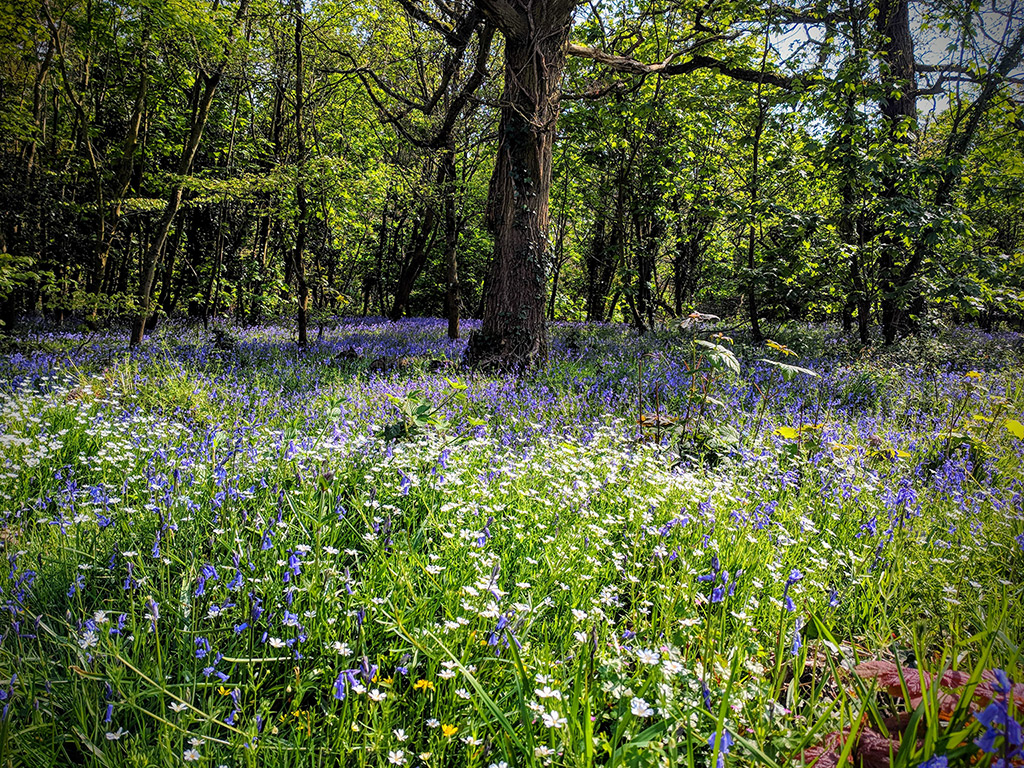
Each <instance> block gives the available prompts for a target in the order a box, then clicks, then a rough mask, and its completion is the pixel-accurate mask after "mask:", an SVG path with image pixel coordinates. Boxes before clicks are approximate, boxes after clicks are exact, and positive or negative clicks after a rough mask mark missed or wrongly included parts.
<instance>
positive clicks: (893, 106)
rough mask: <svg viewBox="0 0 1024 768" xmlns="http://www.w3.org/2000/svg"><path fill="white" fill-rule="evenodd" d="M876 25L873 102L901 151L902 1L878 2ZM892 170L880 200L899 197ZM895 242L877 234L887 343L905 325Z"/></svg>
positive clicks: (911, 106) (906, 53)
mask: <svg viewBox="0 0 1024 768" xmlns="http://www.w3.org/2000/svg"><path fill="white" fill-rule="evenodd" d="M876 24H877V29H878V32H879V34H880V35H881V36H882V47H881V51H880V52H879V53H880V59H881V61H880V70H881V75H882V78H881V79H882V92H883V96H882V98H881V100H880V102H879V109H880V111H881V113H882V120H883V123H884V125H885V130H886V132H887V134H888V137H887V138H888V140H889V141H891V142H892V144H893V146H894V147H895V148H900V149H902V151H903V152H904V153H906V152H908V151H909V144H910V141H909V135H910V132H911V131H912V130H913V129H914V128H915V127H916V124H917V95H916V94H917V76H916V74H915V72H914V41H913V38H912V37H911V36H910V7H909V2H908V0H882V1H881V3H880V4H879V9H878V17H877V21H876ZM898 185H899V179H898V171H897V169H895V168H890V169H887V170H886V172H885V178H883V180H882V195H881V196H882V198H883V199H884V200H886V201H889V202H890V204H895V202H896V198H897V197H898V196H899V188H898ZM899 251H900V246H899V243H898V242H897V241H896V238H895V237H893V236H892V235H890V234H883V235H882V243H881V255H880V257H879V282H880V285H879V288H880V290H881V294H882V295H881V305H882V312H881V321H882V336H883V338H884V340H885V343H886V344H887V345H889V344H892V343H893V342H894V341H895V340H896V338H897V337H898V336H899V334H900V332H901V330H903V329H905V321H904V318H903V311H902V309H903V308H902V302H903V292H904V291H903V289H904V288H905V285H900V280H899V279H898V274H897V265H898V262H899V258H898V256H899Z"/></svg>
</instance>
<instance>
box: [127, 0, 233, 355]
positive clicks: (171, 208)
mask: <svg viewBox="0 0 1024 768" xmlns="http://www.w3.org/2000/svg"><path fill="white" fill-rule="evenodd" d="M248 7H249V0H241V2H240V3H239V6H238V10H237V12H236V14H235V22H236V23H237V22H238V21H240V20H241V19H243V18H244V17H245V14H246V12H247V10H248ZM233 32H234V28H232V30H231V32H230V33H229V35H228V46H229V47H230V45H231V42H232V40H233ZM228 57H229V52H228V51H225V52H224V54H223V58H222V59H221V61H220V63H219V64H218V65H217V68H216V69H215V70H214V71H213V72H212V73H211V74H208V75H207V74H205V73H204V72H202V71H200V72H199V76H198V78H197V79H199V80H201V81H203V86H202V90H201V95H200V98H199V101H198V103H197V105H196V110H195V112H194V114H193V116H192V122H191V125H190V126H189V134H188V139H187V140H186V141H185V145H184V147H182V150H181V159H180V160H179V161H178V168H177V181H175V183H174V186H173V187H172V188H171V194H170V195H169V196H168V198H167V203H166V204H165V206H164V211H163V214H161V216H160V219H159V220H158V221H157V224H156V229H155V231H154V233H153V239H152V241H151V242H150V244H149V247H148V248H146V250H145V253H144V256H143V259H142V265H141V272H142V274H141V278H140V280H139V294H138V303H139V309H138V314H136V316H135V322H134V324H133V325H132V333H131V338H130V339H129V343H130V345H131V346H133V347H134V346H137V345H139V344H141V343H142V340H143V338H144V336H145V332H146V323H147V322H148V320H149V315H150V312H151V311H152V304H153V299H152V295H153V281H154V278H155V277H156V267H157V263H158V262H159V261H160V254H161V253H162V252H163V249H164V245H165V244H166V243H167V235H168V233H169V232H170V231H171V226H172V225H173V224H174V217H175V216H176V215H177V213H178V210H179V209H180V208H181V201H182V199H183V197H184V195H185V177H186V176H188V175H189V174H190V173H191V172H192V164H193V162H194V161H195V158H196V152H197V151H198V150H199V141H200V139H202V137H203V130H204V129H205V128H206V120H207V118H208V117H209V115H210V108H211V107H212V106H213V97H214V96H215V95H216V93H217V86H218V85H220V81H221V80H222V79H223V78H224V71H225V70H226V68H227V63H228Z"/></svg>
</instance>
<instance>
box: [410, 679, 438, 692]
mask: <svg viewBox="0 0 1024 768" xmlns="http://www.w3.org/2000/svg"><path fill="white" fill-rule="evenodd" d="M412 687H413V690H414V691H427V690H430V691H432V690H434V684H433V683H432V682H430V681H429V680H423V679H422V678H421V679H419V680H417V681H416V682H415V683H414V684H413V686H412Z"/></svg>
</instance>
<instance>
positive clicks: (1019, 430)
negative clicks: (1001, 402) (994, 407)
mask: <svg viewBox="0 0 1024 768" xmlns="http://www.w3.org/2000/svg"><path fill="white" fill-rule="evenodd" d="M1003 426H1004V427H1006V428H1007V430H1009V432H1010V434H1011V435H1013V436H1014V437H1016V438H1017V439H1018V440H1024V424H1021V423H1020V422H1019V421H1017V420H1016V419H1007V420H1006V421H1004V422H1003Z"/></svg>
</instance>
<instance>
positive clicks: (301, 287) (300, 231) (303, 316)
mask: <svg viewBox="0 0 1024 768" xmlns="http://www.w3.org/2000/svg"><path fill="white" fill-rule="evenodd" d="M294 9H295V144H296V148H297V152H298V159H297V168H296V174H297V176H296V178H297V181H296V183H295V200H296V202H297V204H298V221H297V226H296V233H295V250H294V251H293V254H292V271H293V272H294V273H295V284H296V288H297V289H298V290H297V292H298V316H297V321H298V332H299V339H298V341H299V346H300V347H304V346H306V344H307V341H308V340H307V338H306V327H307V325H308V318H307V312H308V309H309V286H308V285H307V284H306V269H305V266H304V265H303V262H302V257H303V250H304V249H305V247H306V228H307V218H308V216H309V206H308V203H307V201H306V183H305V174H306V137H305V133H304V132H303V126H302V110H303V82H302V80H303V77H304V76H305V72H304V67H303V60H302V35H303V28H304V25H305V18H304V12H303V5H302V0H295V5H294Z"/></svg>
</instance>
